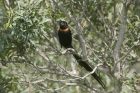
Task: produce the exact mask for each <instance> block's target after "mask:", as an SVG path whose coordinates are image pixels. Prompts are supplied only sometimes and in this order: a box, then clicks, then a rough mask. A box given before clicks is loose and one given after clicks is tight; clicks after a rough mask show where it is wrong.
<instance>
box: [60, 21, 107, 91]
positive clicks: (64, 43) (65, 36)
mask: <svg viewBox="0 0 140 93" xmlns="http://www.w3.org/2000/svg"><path fill="white" fill-rule="evenodd" d="M59 25H60V28H59V30H58V39H59V43H60V45H61V48H62V47H64V48H66V49H67V48H73V46H72V33H71V30H70V29H69V27H68V23H67V22H66V21H60V23H59ZM73 49H74V48H73ZM74 50H75V49H74ZM73 56H74V58H75V59H76V61H77V62H78V63H79V65H80V66H81V67H83V68H85V69H86V70H87V71H88V72H91V71H93V69H92V67H91V66H90V65H89V64H87V62H85V61H83V60H82V58H81V57H80V56H78V55H76V54H73ZM91 75H92V77H94V78H95V79H96V80H97V81H98V83H99V84H100V85H101V86H102V87H103V88H104V89H106V86H105V84H104V83H103V82H102V80H101V78H100V77H99V76H98V75H97V74H96V73H95V72H94V73H93V74H91Z"/></svg>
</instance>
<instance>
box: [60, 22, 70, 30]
mask: <svg viewBox="0 0 140 93" xmlns="http://www.w3.org/2000/svg"><path fill="white" fill-rule="evenodd" d="M60 28H61V29H66V28H68V24H67V22H66V21H60Z"/></svg>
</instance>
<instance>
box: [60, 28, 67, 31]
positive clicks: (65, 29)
mask: <svg viewBox="0 0 140 93" xmlns="http://www.w3.org/2000/svg"><path fill="white" fill-rule="evenodd" d="M59 30H60V31H68V30H69V28H64V29H62V28H60V29H59Z"/></svg>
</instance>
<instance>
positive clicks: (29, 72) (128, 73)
mask: <svg viewBox="0 0 140 93" xmlns="http://www.w3.org/2000/svg"><path fill="white" fill-rule="evenodd" d="M6 1H9V3H10V4H9V5H8V2H6ZM129 1H131V0H128V2H129ZM0 3H1V4H0V5H1V7H2V14H1V15H2V16H0V19H2V20H1V21H0V22H1V23H0V26H1V27H0V31H1V33H0V45H1V46H0V60H1V61H0V63H1V64H0V93H20V92H21V93H24V92H25V93H27V92H33V93H44V92H48V93H52V92H58V93H59V92H60V93H65V92H67V93H68V92H69V93H78V92H79V93H89V92H91V91H98V92H99V91H104V90H101V89H100V86H99V85H98V84H97V82H96V81H94V80H93V78H92V77H90V76H88V77H86V78H85V79H81V78H79V77H83V76H84V75H86V73H87V72H86V71H85V70H84V69H82V68H81V67H80V66H78V64H77V63H76V62H75V60H74V59H73V58H72V57H71V60H70V59H69V58H68V55H67V54H69V52H68V53H66V55H63V54H62V53H61V51H64V49H63V48H62V49H61V47H60V45H59V42H58V40H57V38H58V37H57V30H58V24H59V20H66V21H67V22H68V24H69V27H70V29H71V30H72V33H73V46H74V48H75V49H76V50H77V51H78V53H80V54H81V55H83V53H82V51H83V48H82V46H81V41H80V37H81V36H82V37H83V41H85V44H84V45H85V46H86V52H87V57H88V63H89V64H90V65H91V66H93V68H94V67H95V66H96V64H100V63H102V64H103V66H101V67H99V69H98V70H99V71H97V70H96V71H97V72H100V73H99V75H100V77H101V78H102V79H103V81H104V82H106V86H107V91H112V90H113V88H114V87H115V86H113V85H114V83H115V82H114V81H113V80H118V81H120V85H118V86H119V87H121V89H122V90H120V91H121V92H122V93H128V92H129V93H130V92H131V93H134V92H135V93H138V91H139V90H140V89H139V88H138V84H139V83H140V81H139V77H140V75H139V62H140V52H139V51H140V44H139V43H140V33H139V30H140V18H139V17H140V14H139V6H138V5H139V1H138V0H134V1H132V2H130V6H129V7H127V10H126V11H127V20H126V21H127V24H126V31H125V36H124V40H123V43H122V46H121V49H120V51H119V54H120V59H121V58H122V59H121V60H120V61H119V63H120V71H121V77H120V78H119V79H116V77H115V69H116V68H115V65H116V64H115V62H116V61H115V58H114V55H115V54H114V48H115V47H116V43H117V42H118V35H119V34H120V29H121V28H120V27H121V25H122V19H121V14H122V13H121V11H122V6H123V2H121V1H120V0H114V1H112V0H59V3H58V2H57V0H12V1H10V0H3V1H2V2H0ZM2 5H3V6H2ZM73 19H74V21H73ZM75 20H76V21H75ZM76 22H78V23H80V25H81V29H82V30H81V32H82V34H79V32H80V30H79V29H80V27H78V25H77V23H76ZM71 62H73V63H74V64H75V65H76V73H77V74H76V75H75V74H74V75H73V74H71V73H70V72H72V65H71ZM100 68H101V69H100ZM104 69H105V70H104ZM105 71H107V72H105ZM93 87H94V88H97V90H94V89H93Z"/></svg>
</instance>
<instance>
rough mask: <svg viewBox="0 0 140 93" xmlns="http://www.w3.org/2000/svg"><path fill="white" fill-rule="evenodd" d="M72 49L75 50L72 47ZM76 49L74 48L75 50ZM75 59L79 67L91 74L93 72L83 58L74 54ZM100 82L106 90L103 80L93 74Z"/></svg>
mask: <svg viewBox="0 0 140 93" xmlns="http://www.w3.org/2000/svg"><path fill="white" fill-rule="evenodd" d="M70 48H73V47H72V46H71V47H70ZM73 49H74V48H73ZM73 56H74V58H75V59H76V61H77V62H78V63H79V65H80V66H81V67H84V68H85V69H86V70H87V71H89V72H91V71H93V69H92V68H91V67H90V66H89V65H88V64H87V63H86V62H85V61H83V60H82V58H81V57H79V56H78V55H76V54H73ZM91 75H92V76H93V77H94V78H95V79H96V80H97V81H98V82H99V84H100V85H101V86H102V87H103V88H104V89H106V87H105V84H104V83H103V82H102V80H101V78H100V77H99V76H98V75H97V74H96V73H95V72H94V73H93V74H91Z"/></svg>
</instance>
